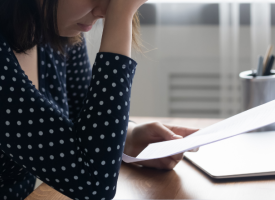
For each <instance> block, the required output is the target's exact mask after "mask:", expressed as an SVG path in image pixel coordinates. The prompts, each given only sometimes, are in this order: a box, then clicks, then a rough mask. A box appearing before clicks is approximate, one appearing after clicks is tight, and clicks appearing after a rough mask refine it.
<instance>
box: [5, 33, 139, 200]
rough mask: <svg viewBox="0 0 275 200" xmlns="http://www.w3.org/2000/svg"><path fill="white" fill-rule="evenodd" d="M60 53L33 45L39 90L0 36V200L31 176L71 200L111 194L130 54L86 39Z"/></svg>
mask: <svg viewBox="0 0 275 200" xmlns="http://www.w3.org/2000/svg"><path fill="white" fill-rule="evenodd" d="M66 51H67V52H68V55H69V56H67V57H65V58H64V57H62V56H61V55H60V52H59V51H57V52H56V51H54V50H53V49H52V48H51V47H50V46H49V45H47V44H46V45H38V60H39V62H38V64H39V66H38V75H39V90H37V89H36V88H35V86H34V85H33V84H32V81H30V80H29V79H28V76H27V75H26V74H25V73H24V71H23V70H22V69H21V67H20V65H19V62H18V61H17V59H16V57H15V55H14V54H13V51H12V50H11V48H10V47H9V44H8V42H7V41H6V40H5V38H4V37H3V36H2V35H0V200H1V199H4V200H6V199H7V200H17V199H20V200H21V199H22V200H23V199H25V198H26V197H27V196H28V195H29V194H30V193H31V192H32V191H33V189H34V185H35V180H36V178H39V179H40V180H42V181H43V182H45V183H46V184H48V185H49V186H51V187H52V188H54V189H55V190H57V191H59V192H60V193H62V194H64V195H66V196H68V197H70V198H72V199H75V200H86V199H102V200H104V199H112V198H113V197H114V196H115V193H116V186H117V179H118V175H119V169H120V166H121V162H122V154H123V150H124V145H125V139H126V134H127V128H128V120H129V110H130V96H131V86H132V80H133V77H134V74H135V70H136V66H137V63H136V62H135V61H134V60H133V59H131V58H130V57H127V56H124V55H121V54H116V53H109V52H99V53H97V55H96V58H95V62H94V64H93V66H92V67H91V65H90V63H89V59H88V55H87V48H86V41H85V39H84V40H83V43H82V44H81V45H80V46H75V47H73V48H71V49H70V48H66Z"/></svg>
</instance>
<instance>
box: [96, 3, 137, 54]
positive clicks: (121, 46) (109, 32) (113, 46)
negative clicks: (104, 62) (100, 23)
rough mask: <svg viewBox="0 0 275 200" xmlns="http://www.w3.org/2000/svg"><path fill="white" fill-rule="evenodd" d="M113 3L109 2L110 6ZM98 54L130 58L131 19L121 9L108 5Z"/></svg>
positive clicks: (129, 15) (130, 16)
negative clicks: (114, 54) (113, 54)
mask: <svg viewBox="0 0 275 200" xmlns="http://www.w3.org/2000/svg"><path fill="white" fill-rule="evenodd" d="M114 2H115V1H111V2H110V4H112V3H114ZM109 6H110V7H108V11H107V13H106V17H105V25H104V30H103V35H102V41H101V46H100V49H99V52H111V53H117V54H122V55H125V56H128V57H131V45H132V19H133V16H132V14H131V13H129V12H127V11H124V10H123V7H121V6H119V4H116V5H109Z"/></svg>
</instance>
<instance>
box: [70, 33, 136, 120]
mask: <svg viewBox="0 0 275 200" xmlns="http://www.w3.org/2000/svg"><path fill="white" fill-rule="evenodd" d="M83 39H84V40H83V44H82V45H81V46H75V47H73V48H71V49H70V48H68V51H67V52H68V60H67V62H66V70H67V73H66V80H67V81H66V85H67V98H68V105H69V118H70V119H71V120H72V121H74V120H75V119H76V117H77V115H78V113H79V111H80V109H81V108H82V107H83V103H84V98H85V95H86V93H87V90H88V86H89V84H90V79H91V78H92V67H91V65H90V61H89V57H88V50H87V46H86V39H85V37H84V38H83ZM129 122H133V123H135V122H134V121H131V120H129Z"/></svg>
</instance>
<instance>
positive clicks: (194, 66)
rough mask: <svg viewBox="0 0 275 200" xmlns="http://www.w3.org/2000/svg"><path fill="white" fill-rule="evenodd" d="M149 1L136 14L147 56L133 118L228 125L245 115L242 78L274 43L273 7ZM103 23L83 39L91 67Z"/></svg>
mask: <svg viewBox="0 0 275 200" xmlns="http://www.w3.org/2000/svg"><path fill="white" fill-rule="evenodd" d="M224 2H225V1H222V0H220V1H218V0H217V1H216V2H213V1H207V0H204V2H202V1H198V2H197V1H196V0H193V1H191V0H190V1H184V0H166V1H165V0H149V1H148V2H147V3H145V4H144V5H142V6H141V7H140V9H139V12H140V22H141V39H142V41H143V44H144V46H145V47H146V48H143V50H144V52H145V53H144V54H145V56H143V55H142V54H140V53H137V52H135V51H134V50H132V58H133V59H135V60H136V61H137V63H138V66H137V70H136V75H135V78H134V81H133V86H132V94H131V109H130V116H154V117H184V118H227V117H230V116H232V115H235V114H237V113H239V112H241V111H242V107H241V95H242V94H241V88H240V79H239V73H240V72H242V71H246V70H251V69H252V68H254V69H256V67H257V60H258V57H259V55H264V54H265V52H266V49H267V47H268V45H269V44H274V43H275V35H274V31H275V29H274V25H275V1H274V3H272V2H264V1H261V2H262V3H258V2H252V1H247V2H244V1H238V0H235V1H232V2H229V3H224ZM102 30H103V26H102V21H101V20H99V21H98V22H97V23H96V25H95V26H94V27H93V29H92V30H91V31H90V32H88V33H86V38H87V44H88V51H89V57H90V61H91V64H92V63H93V62H94V59H95V55H96V53H97V52H98V50H99V47H100V41H101V37H102Z"/></svg>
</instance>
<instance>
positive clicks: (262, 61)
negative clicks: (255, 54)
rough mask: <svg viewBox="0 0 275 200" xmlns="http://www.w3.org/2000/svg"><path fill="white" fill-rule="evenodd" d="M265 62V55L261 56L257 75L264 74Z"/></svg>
mask: <svg viewBox="0 0 275 200" xmlns="http://www.w3.org/2000/svg"><path fill="white" fill-rule="evenodd" d="M263 64H264V58H263V56H260V57H259V63H258V69H257V76H262V75H263Z"/></svg>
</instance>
